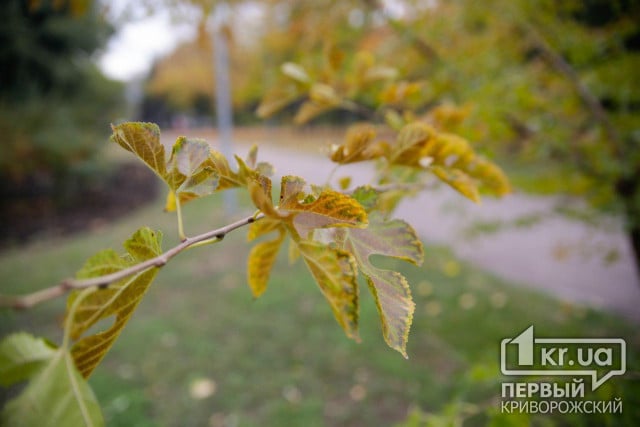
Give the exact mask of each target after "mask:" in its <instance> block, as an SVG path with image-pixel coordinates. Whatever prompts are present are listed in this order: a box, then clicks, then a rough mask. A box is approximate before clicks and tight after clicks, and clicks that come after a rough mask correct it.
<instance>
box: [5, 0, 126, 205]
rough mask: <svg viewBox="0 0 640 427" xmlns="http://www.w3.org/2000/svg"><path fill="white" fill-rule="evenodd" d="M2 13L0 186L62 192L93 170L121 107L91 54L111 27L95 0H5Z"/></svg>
mask: <svg viewBox="0 0 640 427" xmlns="http://www.w3.org/2000/svg"><path fill="white" fill-rule="evenodd" d="M0 16H2V17H3V24H2V26H0V70H2V79H0V132H1V133H2V135H3V147H2V150H0V170H1V171H2V172H1V175H2V177H1V178H2V179H1V180H0V182H2V184H1V185H0V191H1V192H2V194H3V195H5V196H6V195H9V196H19V195H21V193H24V192H33V191H36V192H45V193H47V194H53V195H56V196H58V195H60V193H63V192H64V189H65V187H68V186H69V185H70V184H71V183H72V182H73V181H74V180H76V179H77V178H78V174H81V175H82V176H85V175H86V174H87V173H91V171H92V170H93V167H92V166H91V161H93V160H95V156H96V153H97V149H98V147H99V146H100V143H101V142H103V141H104V140H105V139H106V136H108V131H109V129H108V126H105V123H108V122H109V121H110V120H113V119H114V118H116V115H117V112H118V109H119V108H120V107H121V106H122V87H121V85H120V84H119V83H116V82H113V81H110V80H108V79H107V78H106V77H104V76H103V75H102V74H101V73H100V71H99V70H98V69H97V67H96V65H95V64H94V62H93V60H92V55H93V54H94V53H95V52H96V51H97V50H98V49H99V48H100V47H102V46H103V45H104V44H105V43H106V41H107V39H108V37H109V35H110V34H111V32H112V30H111V28H110V27H109V25H107V23H106V22H105V21H104V20H103V19H102V17H101V16H100V14H99V13H98V10H97V5H96V4H94V3H93V2H90V3H88V4H87V8H86V9H85V10H81V9H80V10H79V9H78V8H77V7H75V4H74V3H73V2H60V1H57V2H54V1H40V2H26V1H22V0H7V1H3V2H2V3H0Z"/></svg>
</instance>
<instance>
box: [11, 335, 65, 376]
mask: <svg viewBox="0 0 640 427" xmlns="http://www.w3.org/2000/svg"><path fill="white" fill-rule="evenodd" d="M54 354H55V347H53V346H52V345H51V344H50V343H48V342H47V341H45V340H44V339H42V338H36V337H34V336H33V335H30V334H27V333H25V332H19V333H15V334H11V335H9V336H7V337H5V338H4V339H3V340H2V342H0V385H1V386H5V387H6V386H9V385H11V384H15V383H17V382H19V381H24V380H26V379H27V378H30V377H32V376H33V375H34V374H35V373H36V372H37V371H38V370H39V369H40V368H42V366H43V365H44V364H45V363H46V362H47V361H49V360H50V359H51V358H52V357H53V355H54Z"/></svg>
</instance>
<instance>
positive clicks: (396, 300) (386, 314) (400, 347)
mask: <svg viewBox="0 0 640 427" xmlns="http://www.w3.org/2000/svg"><path fill="white" fill-rule="evenodd" d="M370 221H371V222H370V223H369V226H368V227H367V228H366V229H356V228H351V229H343V230H342V233H344V236H343V239H344V240H343V245H344V248H345V249H346V250H347V251H349V252H351V253H352V254H353V256H354V258H355V260H356V263H357V265H358V267H359V269H360V271H361V272H362V274H363V275H364V276H365V277H366V278H367V283H368V284H369V289H370V290H371V293H372V294H373V297H374V299H375V301H376V305H377V307H378V312H379V314H380V320H381V323H382V332H383V336H384V339H385V341H386V342H387V344H388V345H389V346H390V347H391V348H393V349H395V350H397V351H399V352H400V353H401V354H402V355H403V356H405V357H407V353H406V345H407V340H408V337H409V328H410V327H411V321H412V318H413V312H414V307H415V304H414V303H413V300H412V298H411V291H410V289H409V284H408V283H407V280H406V279H405V277H404V276H403V275H402V274H400V273H399V272H397V271H391V270H383V269H379V268H376V267H375V266H374V265H373V264H371V261H370V259H369V257H370V256H372V255H384V256H388V257H393V258H399V259H402V260H405V261H408V262H411V263H413V264H416V265H419V264H421V263H422V260H423V257H424V252H423V247H422V243H421V242H420V240H419V239H418V237H417V235H416V233H415V231H414V230H413V228H412V227H411V226H410V225H409V224H407V223H406V222H404V221H401V220H397V219H395V220H384V219H382V217H381V216H379V215H371V216H370ZM341 240H342V239H341Z"/></svg>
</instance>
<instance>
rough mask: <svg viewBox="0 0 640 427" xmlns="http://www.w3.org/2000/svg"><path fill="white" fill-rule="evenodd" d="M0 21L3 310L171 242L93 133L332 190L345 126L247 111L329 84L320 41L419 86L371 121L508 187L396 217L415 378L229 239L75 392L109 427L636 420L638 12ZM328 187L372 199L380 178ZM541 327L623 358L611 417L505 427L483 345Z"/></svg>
mask: <svg viewBox="0 0 640 427" xmlns="http://www.w3.org/2000/svg"><path fill="white" fill-rule="evenodd" d="M0 16H2V17H3V24H2V26H0V135H1V136H2V142H1V143H2V146H1V149H0V197H1V198H2V203H1V204H0V279H1V280H0V292H1V293H3V294H11V293H23V292H28V291H32V290H36V289H40V288H43V287H46V286H50V285H52V284H54V283H56V282H57V281H59V280H60V279H62V278H64V277H68V276H70V275H73V274H74V272H75V271H76V270H77V269H78V268H79V267H80V266H81V265H82V263H83V262H84V260H85V259H86V258H87V256H88V255H89V254H90V253H93V252H96V251H97V250H99V249H101V248H104V247H109V246H112V247H114V248H118V247H120V245H121V242H122V241H123V240H124V239H126V238H127V237H128V235H130V233H131V232H133V230H135V229H137V228H138V227H139V226H142V225H149V226H151V227H154V228H160V229H162V230H164V233H165V243H164V247H165V248H168V247H170V246H171V245H172V244H174V243H176V242H177V237H176V234H177V233H176V232H175V231H174V230H175V220H174V217H173V216H172V215H171V214H168V213H164V212H163V211H162V207H163V205H164V197H165V193H164V191H165V189H164V188H162V187H161V186H160V183H159V181H158V180H157V179H156V178H155V177H154V175H153V173H152V172H151V171H149V170H147V169H145V167H144V166H142V165H141V164H139V163H136V162H135V159H133V158H132V157H131V156H129V155H128V154H129V153H126V152H124V151H123V150H121V149H119V148H118V147H117V146H116V144H113V143H110V142H109V141H108V137H109V134H110V127H109V124H110V123H118V122H120V121H125V120H142V121H152V122H155V123H158V124H159V125H160V127H161V129H162V131H163V142H165V143H166V144H169V145H170V144H172V142H173V140H175V138H176V137H177V136H178V135H186V136H190V137H203V138H205V139H207V140H208V141H210V142H211V143H212V144H213V146H214V147H216V148H217V149H220V150H222V151H223V152H233V153H239V154H240V155H241V156H242V157H243V156H244V155H245V153H246V152H247V151H248V149H249V147H250V145H251V144H253V143H256V144H258V146H259V158H260V159H261V160H266V161H269V162H271V163H273V164H274V165H275V167H276V174H277V175H278V174H279V175H286V174H298V175H300V176H302V177H304V178H306V179H307V180H308V181H309V182H313V183H318V184H321V183H323V182H325V181H326V180H327V179H328V177H329V176H330V174H331V173H332V169H333V166H332V165H331V163H330V162H329V160H328V159H327V158H326V154H327V153H328V147H329V146H330V144H332V143H341V142H342V141H343V138H344V132H345V130H346V128H347V126H348V125H349V124H351V123H354V122H356V121H358V120H361V119H362V117H360V116H359V115H358V114H357V113H354V112H331V113H328V114H325V115H321V116H319V117H317V118H316V119H315V120H313V121H311V122H310V123H308V124H305V125H304V126H293V125H292V123H293V121H294V117H295V114H296V110H297V108H298V107H299V106H300V104H299V103H298V104H296V103H294V104H293V105H292V106H291V107H289V108H287V109H285V110H284V111H283V112H281V113H280V114H278V115H276V116H274V117H272V118H269V119H267V120H262V119H260V118H259V117H258V116H257V114H256V110H257V108H258V106H259V105H260V102H261V100H262V99H263V97H264V96H265V94H267V93H269V91H270V90H272V89H273V88H274V87H277V86H278V85H279V84H281V83H280V82H281V78H282V75H281V71H280V66H281V64H282V63H284V62H296V63H299V64H302V65H304V66H305V67H306V68H307V69H309V70H319V71H317V74H318V76H322V64H323V61H324V60H325V59H324V58H325V57H326V55H327V46H332V47H337V48H338V49H339V50H340V51H341V52H344V55H345V56H346V57H353V56H355V55H356V54H357V53H358V52H367V53H368V54H370V55H371V57H375V59H376V61H377V62H380V63H382V64H386V65H388V66H392V67H395V69H396V70H397V72H398V73H399V74H400V75H401V76H403V77H404V78H407V79H410V80H412V81H415V82H416V85H415V86H412V87H410V88H409V87H400V86H389V88H386V89H388V90H386V92H385V93H386V95H385V96H387V98H386V99H387V102H390V103H393V102H395V101H394V98H393V97H394V96H397V97H399V98H402V99H405V98H407V99H409V101H408V102H410V104H411V107H412V108H413V109H415V110H416V111H418V112H420V113H421V114H428V113H429V112H430V111H433V110H434V109H436V108H440V111H442V110H443V109H447V117H449V118H453V119H452V123H450V125H451V127H452V129H454V130H455V132H456V133H458V134H460V135H462V136H464V137H465V138H467V139H468V140H469V141H470V142H471V143H472V145H473V147H474V149H476V150H477V151H478V152H480V153H482V154H484V155H486V156H488V157H490V158H492V159H493V160H494V161H495V162H497V163H498V164H499V165H500V166H501V167H502V168H503V169H504V170H505V172H506V173H507V175H508V176H509V178H510V180H511V182H512V185H513V187H514V193H513V194H512V195H509V196H507V197H505V198H503V199H500V200H497V199H491V198H485V199H484V200H483V203H482V204H481V205H473V204H472V203H470V202H469V201H467V200H464V199H462V198H461V197H459V196H458V195H457V194H454V192H453V191H452V190H451V189H449V188H436V189H434V190H433V191H431V192H427V193H424V194H422V195H420V196H419V197H416V198H413V199H411V200H409V201H407V202H405V203H403V204H402V205H401V206H400V207H399V209H398V211H397V213H396V216H398V217H400V218H404V219H406V220H408V221H409V222H410V223H411V224H412V225H413V226H414V227H415V228H416V230H417V231H418V233H419V234H420V236H421V238H422V240H423V242H424V244H425V255H426V257H425V258H426V261H425V264H424V265H423V266H421V267H414V266H407V265H406V264H405V263H402V262H398V263H397V264H394V263H389V264H388V267H389V268H394V269H398V270H399V271H402V273H403V274H404V275H406V276H407V278H408V279H409V282H410V284H411V286H412V291H413V296H414V299H415V302H416V305H417V308H416V314H415V318H414V322H413V327H412V333H411V336H410V340H409V346H408V353H409V357H410V358H409V360H407V361H405V360H404V359H402V357H401V356H399V355H398V354H396V353H395V352H393V351H392V350H390V349H388V348H387V347H386V346H385V344H384V342H383V340H382V337H381V334H380V326H379V321H378V319H377V313H376V308H375V304H374V302H373V300H372V299H371V298H370V297H369V296H368V295H365V294H366V292H364V291H363V302H362V315H361V324H362V334H361V335H362V341H363V342H362V343H353V342H351V341H349V340H347V339H346V338H345V337H344V336H343V334H342V332H341V331H340V328H339V327H337V325H335V322H334V320H332V315H331V312H330V309H329V307H328V306H327V305H326V303H325V302H324V300H323V297H322V295H321V294H320V293H319V292H318V291H317V289H316V285H315V284H314V283H313V281H312V280H311V277H310V276H309V275H308V273H307V272H306V271H305V269H304V268H303V267H302V266H301V265H300V264H297V265H294V266H292V267H290V266H288V263H287V260H286V259H284V258H286V257H283V259H282V260H279V261H278V265H277V266H276V269H275V271H274V273H273V276H272V278H271V280H270V284H269V287H270V289H269V291H268V292H267V293H266V294H265V295H264V296H263V297H261V298H260V299H259V300H255V301H254V300H253V299H252V297H251V293H250V291H249V290H248V288H247V286H246V277H245V268H246V267H245V260H246V255H247V253H248V250H249V247H248V245H247V243H246V242H245V239H244V237H243V236H242V232H239V233H237V234H235V235H233V236H229V237H228V239H225V242H224V247H223V248H221V247H218V246H212V247H207V248H202V249H199V250H197V251H193V252H192V253H189V255H188V256H182V257H180V258H178V259H176V260H175V261H174V262H172V265H171V266H169V267H168V268H166V269H164V270H163V271H161V272H160V274H159V276H158V279H157V282H156V283H155V284H154V286H153V288H152V289H151V291H150V292H149V294H148V295H147V297H146V298H145V300H144V301H143V303H142V304H141V306H140V308H139V309H138V311H137V312H136V314H135V315H134V317H133V319H132V321H131V322H130V324H129V325H127V328H126V329H125V331H124V332H123V334H122V336H121V337H120V339H119V340H118V342H117V343H116V345H115V346H114V348H113V350H112V351H111V352H110V353H109V355H108V356H107V357H106V359H105V361H104V362H103V364H102V365H101V366H100V367H99V368H98V369H97V370H96V372H95V374H94V375H93V376H92V377H91V381H90V383H91V385H92V386H93V387H94V389H95V391H96V394H97V396H98V399H99V401H100V402H101V404H102V405H103V408H104V411H105V416H106V418H107V420H108V425H115V426H119V425H122V426H156V425H158V426H187V425H193V426H202V425H211V426H236V425H238V426H245V425H273V426H280V425H305V426H309V425H331V426H333V425H340V426H369V425H404V426H422V425H447V426H448V425H462V424H464V425H487V424H492V425H514V426H518V425H528V424H530V423H533V424H535V425H556V424H561V425H588V424H592V425H603V424H605V423H610V425H638V424H637V423H638V422H640V402H639V401H638V399H639V397H638V396H640V393H639V391H640V385H639V378H640V377H639V374H638V360H639V359H638V350H639V349H640V346H639V345H640V334H639V333H638V327H637V326H638V324H639V323H640V280H639V278H638V265H640V262H639V260H640V256H639V254H640V83H639V81H638V74H639V72H640V2H638V1H635V0H583V1H577V0H576V1H565V2H555V1H551V0H539V1H536V2H530V1H526V0H514V1H506V0H486V1H483V2H474V1H471V0H454V1H438V0H379V1H375V0H345V1H335V0H313V1H312V0H301V1H287V0H279V1H278V0H268V1H261V2H259V1H228V2H213V1H207V0H143V1H132V0H117V1H106V0H104V1H97V0H96V1H91V0H49V1H47V0H5V1H3V2H1V3H0ZM345 72H346V73H347V75H357V72H356V71H354V70H345ZM226 77H228V78H229V83H228V84H227V83H226V80H225V78H226ZM403 91H404V92H403ZM383 92H384V91H383ZM356 101H357V102H358V103H360V104H362V105H364V106H369V105H375V103H376V102H377V100H376V99H372V98H371V96H370V95H369V96H368V95H367V94H366V93H364V94H358V95H357V99H356ZM397 102H400V101H397ZM342 172H343V170H342V169H341V170H340V171H339V172H338V173H336V174H335V175H334V179H335V180H338V179H339V178H340V177H341V176H342V175H347V174H348V175H350V176H352V178H353V181H354V182H356V183H366V182H367V181H368V177H369V176H370V174H371V169H369V168H368V166H366V165H364V166H358V167H352V168H344V173H342ZM248 212H251V209H250V206H249V202H248V200H247V199H246V198H245V197H243V196H242V195H241V194H238V195H235V196H234V197H233V198H229V197H227V198H223V197H217V198H216V197H214V198H212V199H211V200H202V201H196V202H194V203H193V204H190V205H189V206H187V208H186V213H185V215H186V216H187V218H186V220H185V223H186V224H187V231H188V232H189V233H190V234H195V233H197V232H199V231H200V232H202V231H205V230H208V229H211V228H214V227H217V226H220V225H223V224H225V223H227V222H229V221H230V220H233V219H236V218H239V217H241V216H243V215H246V214H247V213H248ZM36 266H37V267H36ZM363 289H364V288H363ZM63 307H64V301H55V302H52V303H47V304H44V305H43V306H40V307H37V308H36V309H34V310H31V311H29V312H28V313H23V312H21V313H17V312H10V311H7V310H4V311H0V319H1V323H0V332H2V335H5V334H6V333H8V332H9V331H13V330H16V329H26V330H30V331H35V332H37V333H38V334H44V335H46V336H49V337H51V338H52V339H54V340H55V339H59V337H60V323H61V318H60V316H61V313H63ZM532 324H533V325H535V328H536V335H537V336H538V335H540V336H545V335H546V336H553V337H594V338H595V337H622V338H625V339H626V340H627V345H628V362H627V363H628V368H627V369H628V373H627V374H626V375H625V376H622V377H617V378H614V379H612V380H610V381H609V382H607V383H606V384H605V386H603V387H601V388H599V389H598V390H597V392H596V393H597V396H596V397H595V398H596V399H602V400H611V399H613V398H615V397H622V399H623V405H624V412H623V413H622V414H616V415H610V414H595V415H589V416H588V415H580V414H577V415H576V414H564V415H558V414H557V415H545V416H543V415H526V414H521V415H514V414H501V413H500V410H499V401H500V384H501V381H504V378H503V377H501V375H500V370H499V345H500V341H501V339H503V338H505V337H514V336H516V335H517V334H518V333H520V332H521V331H523V330H524V329H526V328H527V327H528V326H529V325H532Z"/></svg>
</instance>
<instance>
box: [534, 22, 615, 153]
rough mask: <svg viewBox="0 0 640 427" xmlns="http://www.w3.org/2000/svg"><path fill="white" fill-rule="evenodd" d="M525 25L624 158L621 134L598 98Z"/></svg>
mask: <svg viewBox="0 0 640 427" xmlns="http://www.w3.org/2000/svg"><path fill="white" fill-rule="evenodd" d="M525 25H526V26H527V28H528V29H529V33H530V34H531V35H532V37H533V43H534V45H535V47H536V48H538V49H540V52H541V53H542V56H543V58H545V59H546V60H547V62H548V63H549V65H551V67H552V68H553V69H554V70H556V71H557V72H558V73H560V74H561V75H563V76H564V77H565V78H566V79H567V80H568V81H569V82H570V83H571V85H572V86H573V88H574V90H575V91H576V92H577V94H578V97H579V98H580V100H581V101H582V102H583V104H584V105H585V106H586V107H587V109H588V110H589V112H590V113H591V115H592V116H593V118H594V119H595V120H596V121H597V122H598V123H600V125H601V126H602V127H603V128H604V131H605V133H606V134H607V137H608V138H609V140H610V141H611V145H612V148H613V151H614V154H615V156H616V157H618V158H622V156H623V150H622V139H621V138H620V134H619V133H618V131H617V129H616V128H615V126H614V125H613V123H611V120H609V116H608V114H607V112H606V111H605V109H604V107H603V106H602V104H601V103H600V101H599V100H598V98H597V97H596V96H595V95H593V94H592V93H591V92H590V91H589V89H588V88H587V86H586V85H585V84H584V83H582V81H581V80H580V76H579V75H578V73H577V72H576V70H575V69H574V68H573V67H572V66H571V64H569V63H568V62H567V61H566V60H565V59H564V58H563V57H562V56H561V55H560V54H559V53H558V52H556V51H555V50H554V49H553V48H552V47H551V46H550V45H549V43H548V42H547V41H546V40H545V39H544V37H543V36H542V35H541V34H540V33H539V32H538V31H537V29H536V28H535V27H534V26H533V25H531V24H528V25H527V24H525Z"/></svg>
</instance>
